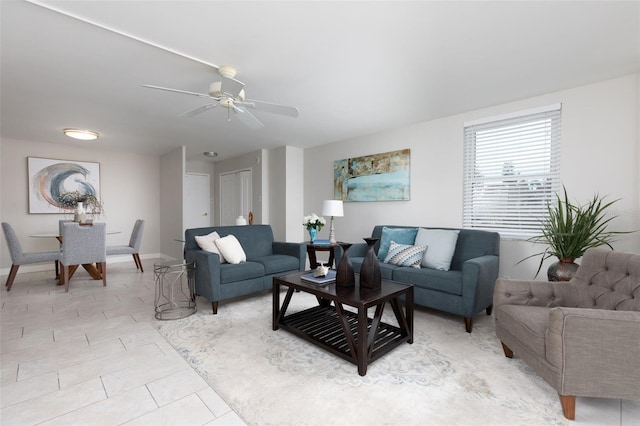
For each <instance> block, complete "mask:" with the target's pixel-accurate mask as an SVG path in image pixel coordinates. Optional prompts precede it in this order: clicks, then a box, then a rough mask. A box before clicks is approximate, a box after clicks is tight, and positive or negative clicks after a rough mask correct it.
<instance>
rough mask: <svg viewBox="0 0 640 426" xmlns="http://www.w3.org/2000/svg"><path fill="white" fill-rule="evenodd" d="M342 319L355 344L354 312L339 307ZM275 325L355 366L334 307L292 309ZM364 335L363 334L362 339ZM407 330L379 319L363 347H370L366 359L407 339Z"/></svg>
mask: <svg viewBox="0 0 640 426" xmlns="http://www.w3.org/2000/svg"><path fill="white" fill-rule="evenodd" d="M343 312H344V319H345V321H346V323H347V324H348V328H349V334H350V335H351V336H353V340H352V344H353V347H354V348H357V347H358V343H357V342H358V338H359V336H358V315H357V314H356V313H354V312H351V311H348V310H343ZM372 322H373V319H372V318H367V335H369V334H370V333H371V324H372ZM278 325H279V326H280V327H281V328H283V329H285V330H287V331H289V332H291V333H293V334H295V335H297V336H299V337H301V338H303V339H305V340H307V341H310V342H312V343H314V344H316V345H318V346H320V347H322V348H324V349H326V350H328V351H330V352H332V353H333V354H335V355H337V356H339V357H341V358H343V359H345V360H347V361H349V362H351V363H353V364H356V365H358V360H357V356H356V354H354V353H352V352H351V349H350V345H349V341H348V339H347V333H345V328H344V327H343V324H342V321H341V319H340V316H339V315H338V313H337V312H336V308H335V307H334V306H333V305H331V306H316V307H313V308H310V309H306V310H304V311H300V312H296V313H294V314H291V315H288V316H286V317H285V318H283V319H282V320H281V321H280V322H279V323H278ZM366 337H367V336H365V338H366ZM408 341H409V336H408V335H407V333H406V332H405V333H403V331H402V330H401V329H400V328H399V327H396V326H393V325H390V324H387V323H384V322H380V323H379V326H378V329H377V333H375V338H374V341H373V345H371V343H370V342H368V344H367V347H368V348H373V351H372V352H371V353H370V354H369V356H368V357H367V358H368V362H367V363H369V362H371V361H375V360H376V359H378V358H380V357H381V356H382V355H384V354H385V353H387V352H389V351H390V350H392V349H393V348H395V347H396V346H398V345H400V344H402V343H405V342H408Z"/></svg>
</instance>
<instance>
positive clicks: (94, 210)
mask: <svg viewBox="0 0 640 426" xmlns="http://www.w3.org/2000/svg"><path fill="white" fill-rule="evenodd" d="M78 203H82V204H83V206H84V208H85V210H86V212H87V213H88V214H91V215H96V216H99V215H101V214H102V213H104V206H103V205H102V201H100V200H98V198H96V196H95V195H93V194H82V193H80V192H79V191H69V192H65V193H62V194H60V196H58V204H59V205H60V207H62V208H65V209H75V208H76V206H77V205H78Z"/></svg>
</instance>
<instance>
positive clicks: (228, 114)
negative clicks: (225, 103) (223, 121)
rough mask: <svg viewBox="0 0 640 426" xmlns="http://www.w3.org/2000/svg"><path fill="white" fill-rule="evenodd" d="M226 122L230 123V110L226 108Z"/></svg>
mask: <svg viewBox="0 0 640 426" xmlns="http://www.w3.org/2000/svg"><path fill="white" fill-rule="evenodd" d="M227 121H228V122H231V108H227Z"/></svg>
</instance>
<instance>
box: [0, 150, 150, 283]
mask: <svg viewBox="0 0 640 426" xmlns="http://www.w3.org/2000/svg"><path fill="white" fill-rule="evenodd" d="M81 143H84V144H87V142H81ZM81 143H79V145H78V146H69V145H58V144H48V143H36V142H30V141H18V140H11V139H3V140H2V145H1V148H0V152H1V155H0V164H1V166H2V169H1V171H0V176H1V178H0V181H1V185H0V198H1V199H2V205H1V206H0V217H1V221H2V222H8V223H10V224H11V225H12V226H13V227H14V228H15V230H16V233H17V234H18V238H19V239H20V242H21V244H22V246H23V249H24V250H25V251H38V250H55V249H57V246H58V243H57V241H55V240H49V239H36V238H30V237H29V235H31V234H34V233H42V232H56V231H57V229H58V220H60V219H63V218H64V217H65V215H62V214H29V208H28V176H27V157H44V158H55V159H64V160H75V161H95V162H99V163H100V198H101V199H102V201H103V202H104V206H105V215H104V216H103V217H101V218H100V219H99V220H101V221H102V220H104V221H105V222H106V223H107V227H108V229H109V230H116V231H121V233H120V234H116V235H109V236H108V237H107V243H108V244H110V245H115V244H128V243H129V238H130V237H131V230H132V229H133V224H134V223H135V221H136V219H144V220H145V221H146V223H145V232H144V236H143V239H142V246H141V248H140V253H141V257H142V258H150V257H157V256H158V255H159V253H160V237H159V229H160V213H159V210H160V201H159V193H160V189H159V182H160V179H159V171H160V167H159V159H158V157H147V156H141V155H135V154H129V153H122V152H113V151H107V150H102V149H96V148H94V147H93V146H95V144H100V140H98V141H97V142H88V143H90V144H92V147H91V148H83V147H82V145H80V144H81ZM1 240H2V241H1V243H0V248H1V254H0V268H1V271H2V274H6V273H8V269H9V267H10V266H11V260H10V258H9V253H8V250H7V246H6V242H5V239H4V237H3V238H1ZM128 258H129V259H130V258H131V257H130V256H129V257H128ZM111 260H114V259H111ZM116 260H117V259H116ZM132 264H133V263H132ZM52 268H53V265H52V264H51V265H45V264H39V265H33V266H23V267H22V268H21V270H22V269H24V270H25V271H28V270H43V269H52Z"/></svg>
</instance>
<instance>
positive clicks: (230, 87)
mask: <svg viewBox="0 0 640 426" xmlns="http://www.w3.org/2000/svg"><path fill="white" fill-rule="evenodd" d="M220 87H221V89H220V90H221V91H222V93H227V94H229V95H231V97H232V98H237V97H238V95H239V94H240V91H242V89H243V88H244V83H243V82H241V81H238V80H236V79H235V78H231V77H225V76H222V84H221V86H220Z"/></svg>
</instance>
